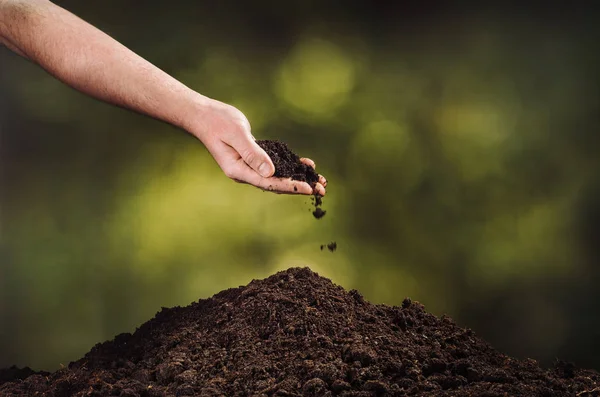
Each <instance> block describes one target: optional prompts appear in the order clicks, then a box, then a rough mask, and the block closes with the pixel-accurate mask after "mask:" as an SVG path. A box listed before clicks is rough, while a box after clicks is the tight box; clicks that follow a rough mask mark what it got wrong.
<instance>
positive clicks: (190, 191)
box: [0, 0, 600, 370]
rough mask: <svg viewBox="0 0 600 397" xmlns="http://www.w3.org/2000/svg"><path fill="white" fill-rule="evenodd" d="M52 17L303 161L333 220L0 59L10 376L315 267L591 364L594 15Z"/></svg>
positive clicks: (442, 11) (334, 11) (597, 306)
mask: <svg viewBox="0 0 600 397" xmlns="http://www.w3.org/2000/svg"><path fill="white" fill-rule="evenodd" d="M57 3H58V4H60V5H62V6H64V7H65V8H67V9H69V10H71V11H73V12H74V13H76V14H77V15H79V16H81V17H82V18H84V19H86V20H88V21H89V22H91V23H92V24H94V25H96V26H97V27H99V28H100V29H102V30H104V31H106V32H107V33H109V34H110V35H112V36H113V37H115V38H116V39H117V40H119V41H120V42H122V43H123V44H125V45H126V46H128V47H130V48H131V49H132V50H134V51H136V52H137V53H139V54H140V55H141V56H143V57H145V58H146V59H148V60H150V61H151V62H153V63H154V64H156V65H157V66H159V67H160V68H162V69H163V70H165V71H167V72H168V73H170V74H172V75H174V76H175V77H177V78H178V79H180V80H181V81H182V82H184V83H185V84H187V85H188V86H190V87H192V88H193V89H195V90H197V91H199V92H201V93H203V94H205V95H207V96H210V97H213V98H216V99H219V100H221V101H224V102H228V103H231V104H233V105H235V106H237V107H238V108H239V109H240V110H242V111H243V112H244V113H245V114H246V115H247V117H248V118H249V120H250V122H251V123H252V126H253V133H254V135H255V136H256V137H257V138H269V139H281V140H283V141H285V142H287V143H288V144H289V145H290V146H291V147H292V149H294V150H295V151H296V152H297V153H299V154H301V155H302V156H306V157H310V158H312V159H313V160H315V161H316V163H317V168H318V170H319V171H320V172H321V173H322V174H323V175H325V176H326V177H327V178H328V180H329V187H328V194H327V196H326V197H325V199H324V204H323V208H324V209H325V210H327V216H325V218H323V219H321V220H319V221H317V220H315V219H314V218H313V217H312V216H311V214H310V213H309V209H310V201H309V200H308V199H307V198H304V197H292V196H279V195H275V194H270V193H265V192H262V191H260V190H258V189H255V188H252V187H249V186H244V185H238V184H235V183H234V182H231V181H230V180H228V179H227V178H226V177H225V176H224V175H223V174H222V172H221V171H220V169H219V168H218V167H217V165H216V163H215V162H214V161H213V159H212V158H211V157H210V156H209V154H208V152H207V151H206V150H205V149H204V148H203V146H202V145H201V144H200V143H199V142H197V141H196V140H194V139H193V138H192V137H191V136H189V135H187V134H185V133H184V132H182V131H179V130H176V129H175V128H173V127H171V126H168V125H165V124H163V123H160V122H157V121H154V120H151V119H148V118H145V117H142V116H139V115H136V114H133V113H130V112H127V111H125V110H122V109H118V108H114V107H111V106H108V105H105V104H103V103H100V102H97V101H95V100H92V99H89V98H87V97H85V96H83V95H82V94H79V93H78V92H75V91H74V90H72V89H70V88H68V87H66V86H64V85H63V84H61V83H59V82H58V81H56V80H54V79H53V78H51V77H50V76H48V75H47V74H46V73H45V72H44V71H42V70H41V69H39V68H38V67H36V66H34V65H33V64H30V63H28V62H26V61H24V60H22V59H20V58H19V57H17V56H15V55H13V54H11V53H10V52H9V51H8V50H6V49H0V200H1V201H0V203H1V206H0V367H4V366H9V365H11V364H17V365H19V366H25V365H28V366H31V367H33V368H34V369H46V370H53V369H56V368H58V367H59V366H60V364H65V365H66V364H68V362H69V361H71V360H76V359H78V358H80V357H81V356H82V355H83V354H84V353H86V352H87V351H88V350H89V349H90V348H91V347H92V346H93V345H94V344H95V343H97V342H101V341H104V340H107V339H111V338H112V337H113V336H114V335H115V334H118V333H120V332H132V331H133V330H135V327H136V326H139V325H141V324H142V323H143V322H145V321H147V320H148V319H150V318H151V317H152V316H153V315H154V314H155V313H156V312H157V311H158V310H159V309H160V308H161V306H167V307H169V306H173V305H187V304H189V303H190V302H192V301H195V300H198V299H200V298H206V297H209V296H211V295H212V294H214V293H216V292H218V291H220V290H222V289H226V288H230V287H237V286H239V285H243V284H247V283H248V282H249V281H250V280H252V279H253V278H263V277H267V276H269V275H270V274H272V273H274V272H276V271H278V270H281V269H285V268H288V267H291V266H310V267H311V268H312V269H314V270H316V271H317V272H319V273H320V274H321V275H324V276H327V277H329V278H331V279H332V280H333V281H334V282H336V283H338V284H341V285H343V286H344V287H346V288H356V289H359V290H360V291H361V292H362V293H363V294H364V295H365V296H366V297H367V298H368V299H369V300H370V301H372V302H374V303H386V304H390V305H395V304H399V303H400V302H401V301H402V299H403V298H404V297H406V296H410V297H411V298H412V299H415V300H418V301H420V302H422V303H424V304H425V305H426V307H427V309H428V310H429V311H431V312H433V313H435V314H438V315H439V314H443V313H447V314H449V315H450V316H452V317H454V318H455V319H456V321H457V322H458V323H459V324H460V325H462V326H465V327H469V328H472V329H473V330H475V331H476V332H477V334H479V335H480V336H482V337H483V338H485V339H486V340H487V341H489V342H490V343H491V344H492V345H493V346H494V347H496V348H497V349H499V350H500V351H502V352H504V353H506V354H510V355H514V356H517V357H522V358H524V357H532V358H535V359H537V360H540V361H541V362H542V363H544V364H545V365H550V364H551V363H552V361H553V360H554V359H555V358H557V357H558V358H561V359H564V360H570V361H573V362H575V364H577V365H578V366H583V367H593V368H596V369H600V289H599V288H598V285H599V281H600V267H599V266H600V263H599V258H600V244H599V243H600V241H598V238H597V237H596V232H598V230H597V229H599V227H600V156H599V149H600V135H599V129H598V127H599V125H600V123H599V122H600V119H599V115H600V101H599V99H600V95H599V92H598V89H597V88H598V83H599V80H600V77H599V73H598V71H599V70H600V69H599V67H600V59H599V55H598V54H599V53H600V52H599V49H600V48H599V45H598V43H599V40H600V35H599V34H598V32H599V28H597V27H596V26H595V25H596V24H597V20H598V13H595V12H593V11H592V10H591V9H585V7H584V4H588V3H585V2H575V3H574V4H572V5H570V6H569V8H566V7H564V9H558V8H551V7H549V6H547V5H545V6H544V7H538V8H536V7H533V6H527V7H525V6H523V5H518V6H515V7H510V6H508V5H504V6H503V7H501V8H486V9H484V8H480V9H476V8H473V7H472V6H469V7H467V6H464V7H461V6H458V4H459V3H460V2H454V3H455V4H454V5H453V6H449V5H447V6H441V5H440V4H436V2H429V3H428V4H426V3H425V2H423V3H422V5H415V4H416V3H417V2H413V3H414V4H403V3H405V2H388V1H362V2H361V1H353V2H348V1H341V0H334V1H329V2H316V1H307V0H303V1H300V0H297V1H296V0H294V1H290V2H275V1H266V0H254V1H249V2H237V1H233V0H224V1H219V2H198V1H178V2H168V3H167V2H162V1H148V0H146V1H122V0H105V1H103V2H81V1H75V0H71V1H57ZM324 3H325V4H324ZM447 3H450V2H447ZM447 3H446V4H447ZM577 4H579V5H580V6H577ZM589 4H590V6H593V2H589ZM333 240H334V241H337V243H338V250H337V251H336V252H335V253H330V252H328V251H327V250H325V251H321V250H320V249H319V246H320V245H321V244H323V243H328V242H329V241H333Z"/></svg>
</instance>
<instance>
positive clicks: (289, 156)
mask: <svg viewBox="0 0 600 397" xmlns="http://www.w3.org/2000/svg"><path fill="white" fill-rule="evenodd" d="M256 143H258V145H259V146H260V147H261V148H263V149H264V151H265V152H267V154H268V155H269V157H270V158H271V160H272V161H273V165H274V166H275V174H274V175H273V176H275V177H277V178H291V179H293V180H295V181H300V182H306V183H308V184H309V185H310V186H311V187H313V188H314V186H315V185H316V184H317V182H319V174H317V173H316V172H315V170H314V168H312V167H311V166H309V165H306V164H304V163H303V162H302V161H300V156H298V155H297V154H296V153H294V152H293V151H292V150H291V149H290V148H289V146H288V145H287V144H286V143H284V142H281V141H277V140H257V141H256ZM294 190H295V191H297V188H296V187H294ZM312 202H313V204H314V206H315V209H314V210H313V212H312V213H313V216H314V217H315V218H316V219H321V218H323V217H324V216H325V213H326V211H324V210H323V209H322V208H321V205H322V204H323V199H322V197H321V196H319V195H318V194H315V196H314V197H313V201H312Z"/></svg>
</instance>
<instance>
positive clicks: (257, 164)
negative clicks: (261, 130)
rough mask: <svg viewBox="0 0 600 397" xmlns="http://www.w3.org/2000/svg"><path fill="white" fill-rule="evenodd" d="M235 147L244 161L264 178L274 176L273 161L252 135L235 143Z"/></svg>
mask: <svg viewBox="0 0 600 397" xmlns="http://www.w3.org/2000/svg"><path fill="white" fill-rule="evenodd" d="M233 148H234V149H235V150H236V151H237V152H238V153H239V154H240V156H242V159H243V160H244V162H246V164H248V165H249V166H250V168H252V169H253V170H254V171H256V172H258V173H259V174H260V176H262V177H263V178H268V177H270V176H273V174H274V173H275V166H274V165H273V161H271V158H270V157H269V155H268V154H267V152H265V151H264V150H263V149H262V148H261V147H260V146H258V144H257V143H256V141H255V140H254V139H253V138H252V137H251V136H248V137H244V138H243V139H241V140H240V141H238V142H237V143H236V144H235V145H233Z"/></svg>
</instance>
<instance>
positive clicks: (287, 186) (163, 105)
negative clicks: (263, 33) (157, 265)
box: [0, 0, 327, 195]
mask: <svg viewBox="0 0 600 397" xmlns="http://www.w3.org/2000/svg"><path fill="white" fill-rule="evenodd" d="M0 43H1V44H3V45H4V46H6V47H7V48H9V49H11V50H12V51H14V52H15V53H17V54H19V55H21V56H22V57H24V58H26V59H28V60H30V61H32V62H34V63H36V64H38V65H39V66H41V67H42V68H44V69H45V70H46V71H47V72H48V73H50V74H51V75H52V76H54V77H56V78H57V79H59V80H61V81H62V82H63V83H65V84H67V85H69V86H71V87H73V88H75V89H76V90H79V91H81V92H83V93H85V94H87V95H89V96H91V97H94V98H96V99H99V100H101V101H104V102H107V103H110V104H113V105H116V106H120V107H123V108H126V109H129V110H132V111H135V112H137V113H141V114H145V115H147V116H150V117H153V118H155V119H158V120H161V121H164V122H167V123H169V124H172V125H174V126H176V127H179V128H181V129H183V130H185V131H187V132H189V133H190V134H192V135H193V136H195V137H196V138H198V139H199V140H200V141H201V142H202V143H203V144H204V145H205V146H206V148H207V149H208V151H209V152H210V153H211V155H212V156H213V157H214V159H215V160H216V162H217V164H218V165H219V166H220V167H221V169H222V170H223V172H224V173H225V175H227V176H228V177H229V178H231V179H232V180H234V181H236V182H240V183H247V184H250V185H253V186H256V187H258V188H261V189H263V190H269V191H274V192H276V193H289V194H306V195H309V194H319V195H325V187H326V186H327V181H326V180H325V178H324V177H323V176H320V181H319V183H317V184H316V186H315V187H314V190H313V188H312V187H311V186H309V185H308V184H307V183H305V182H298V181H292V180H291V179H281V178H275V177H273V173H274V172H275V167H274V166H273V162H272V161H271V159H270V158H269V156H268V155H267V154H266V153H265V151H264V150H262V148H260V147H259V146H258V145H257V144H256V142H255V139H254V137H253V136H252V134H251V130H250V123H249V122H248V119H247V118H246V116H244V114H243V113H242V112H241V111H239V110H238V109H236V108H235V107H233V106H230V105H228V104H225V103H223V102H219V101H217V100H214V99H211V98H208V97H206V96H204V95H201V94H199V93H198V92H196V91H194V90H192V89H190V88H189V87H186V86H185V85H184V84H182V83H181V82H179V81H177V80H176V79H174V78H173V77H171V76H169V75H168V74H167V73H165V72H163V71H162V70H160V69H159V68H157V67H156V66H154V65H152V64H151V63H150V62H148V61H146V60H144V59H143V58H141V57H140V56H138V55H136V54H135V53H134V52H132V51H131V50H129V49H128V48H126V47H125V46H123V45H122V44H120V43H119V42H117V41H116V40H114V39H113V38H111V37H110V36H108V35H107V34H105V33H103V32H101V31H100V30H98V29H96V28H95V27H93V26H92V25H90V24H88V23H87V22H85V21H83V20H81V19H80V18H78V17H77V16H75V15H73V14H72V13H70V12H68V11H67V10H65V9H63V8H61V7H59V6H57V5H55V4H53V3H52V2H50V1H48V0H0ZM302 161H303V162H304V163H306V164H308V165H310V166H312V167H314V166H315V164H314V162H313V161H312V160H310V159H302ZM294 187H295V188H296V189H294Z"/></svg>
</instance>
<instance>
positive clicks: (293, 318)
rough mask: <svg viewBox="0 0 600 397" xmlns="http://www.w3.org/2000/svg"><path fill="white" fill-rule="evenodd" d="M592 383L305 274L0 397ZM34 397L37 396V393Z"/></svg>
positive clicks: (411, 392) (178, 313) (517, 392)
mask: <svg viewBox="0 0 600 397" xmlns="http://www.w3.org/2000/svg"><path fill="white" fill-rule="evenodd" d="M599 390H600V374H598V373H597V372H594V371H588V370H581V369H577V368H575V367H574V366H573V365H571V364H568V363H564V362H560V361H558V362H557V363H556V365H555V367H554V368H552V369H542V368H540V366H539V365H538V364H537V363H536V362H535V361H533V360H518V359H514V358H511V357H507V356H505V355H503V354H501V353H499V352H497V351H496V350H494V349H493V348H492V347H491V346H489V345H488V344H487V343H486V342H484V341H483V340H481V339H479V338H478V337H477V336H476V335H475V334H474V333H473V332H472V331H471V330H469V329H464V328H461V327H459V326H457V325H456V324H455V323H454V322H453V321H452V320H451V319H450V318H448V317H444V316H442V317H441V318H438V317H436V316H433V315H431V314H429V313H427V312H426V311H425V310H424V308H423V306H422V305H421V304H419V303H417V302H411V300H410V299H405V300H404V302H403V304H402V306H401V307H390V306H385V305H373V304H371V303H368V302H366V301H365V300H364V299H363V297H362V296H361V294H360V293H358V292H357V291H350V292H347V291H345V290H344V289H343V288H341V287H339V286H336V285H334V284H333V283H331V281H329V280H328V279H325V278H322V277H320V276H318V275H317V274H315V273H313V272H312V271H310V270H309V269H307V268H304V269H297V268H295V269H290V270H288V271H285V272H280V273H277V274H275V275H274V276H271V277H269V278H268V279H265V280H260V281H252V282H251V283H250V284H249V285H248V286H245V287H240V288H235V289H229V290H226V291H223V292H221V293H219V294H217V295H215V296H214V297H212V298H210V299H203V300H200V301H198V302H194V303H192V304H191V305H190V306H187V307H183V308H182V307H175V308H172V309H166V308H163V309H162V311H160V312H159V313H158V314H157V315H156V316H155V318H154V319H152V320H150V321H148V322H147V323H145V324H143V325H142V326H141V327H140V328H139V329H137V330H136V332H135V333H134V334H133V335H131V334H121V335H118V336H117V337H116V338H115V339H114V340H113V341H110V342H106V343H103V344H98V345H96V346H95V347H94V348H92V350H91V351H90V352H89V353H88V354H86V355H85V356H84V357H83V358H82V359H81V360H79V361H76V362H73V363H71V364H69V366H68V367H67V368H64V369H61V370H59V371H57V372H55V373H53V374H52V375H50V376H45V375H44V374H41V375H31V376H29V377H27V378H26V379H25V380H22V381H13V382H8V383H5V384H4V385H2V386H0V395H1V396H3V397H4V396H34V395H44V396H51V397H59V396H60V397H63V396H122V397H133V396H173V397H175V396H344V397H359V396H483V397H492V396H528V397H530V396H548V397H550V396H586V397H589V396H598V391H599ZM36 393H37V394H36Z"/></svg>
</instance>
